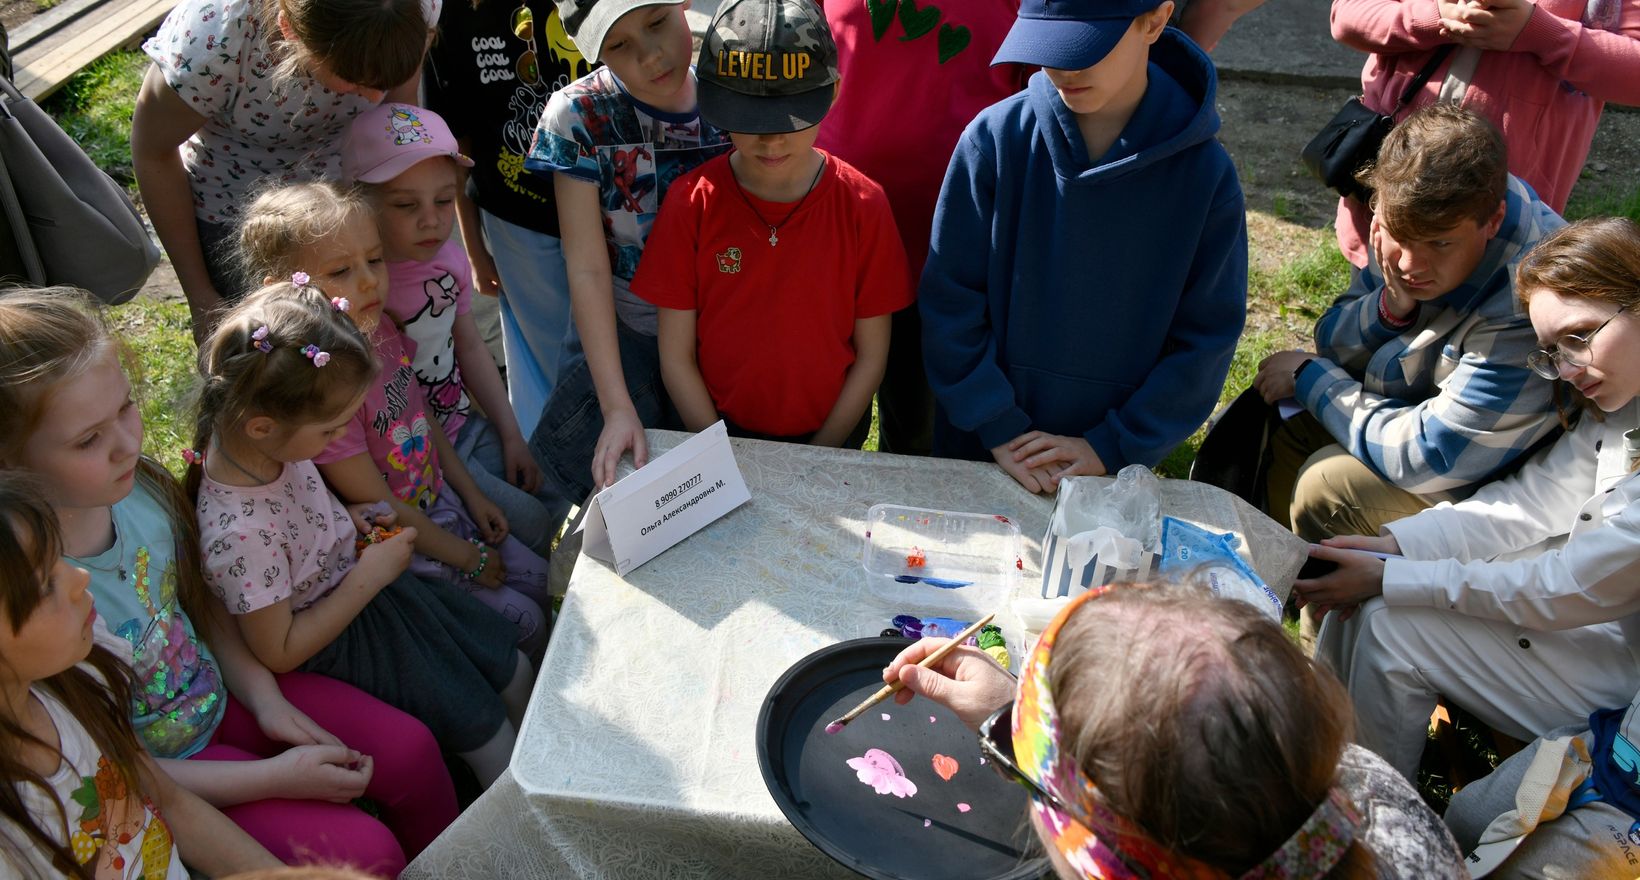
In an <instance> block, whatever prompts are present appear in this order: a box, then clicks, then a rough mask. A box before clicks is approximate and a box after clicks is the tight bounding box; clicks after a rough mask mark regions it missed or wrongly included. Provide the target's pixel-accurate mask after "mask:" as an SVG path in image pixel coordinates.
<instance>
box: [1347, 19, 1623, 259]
mask: <svg viewBox="0 0 1640 880" xmlns="http://www.w3.org/2000/svg"><path fill="white" fill-rule="evenodd" d="M1332 35H1333V39H1335V40H1337V41H1338V42H1340V43H1342V44H1344V45H1346V46H1349V47H1350V48H1353V49H1360V50H1361V51H1363V52H1367V53H1370V57H1368V58H1367V65H1366V67H1365V68H1364V69H1363V70H1362V71H1361V92H1362V95H1363V96H1364V100H1365V102H1366V104H1367V106H1369V107H1371V108H1373V109H1375V110H1378V111H1379V112H1381V113H1387V112H1389V111H1390V109H1391V108H1393V107H1394V106H1395V101H1396V99H1397V98H1398V97H1400V94H1401V92H1402V91H1403V90H1404V89H1405V88H1406V87H1407V84H1408V83H1409V82H1410V81H1411V80H1412V78H1413V77H1414V76H1416V75H1417V73H1418V69H1419V68H1421V67H1422V66H1423V64H1424V62H1425V61H1427V60H1428V59H1429V55H1430V53H1431V52H1433V51H1435V49H1436V48H1438V47H1439V46H1441V45H1442V44H1443V43H1446V42H1448V40H1447V39H1446V38H1444V37H1442V36H1441V22H1440V15H1439V13H1438V11H1437V7H1436V0H1333V4H1332ZM1450 64H1451V62H1450V61H1448V62H1445V63H1443V64H1442V65H1441V67H1440V68H1439V69H1437V70H1436V71H1435V75H1434V76H1432V77H1430V79H1429V82H1428V83H1426V84H1425V85H1424V88H1423V90H1422V91H1421V92H1419V93H1418V95H1417V96H1415V97H1414V98H1413V99H1412V101H1411V102H1410V104H1409V106H1407V107H1406V108H1404V109H1403V110H1402V111H1401V113H1400V114H1399V116H1400V117H1404V116H1406V115H1407V114H1408V113H1411V112H1412V111H1413V110H1415V109H1417V108H1419V107H1423V106H1426V105H1428V104H1432V103H1434V102H1435V98H1436V96H1437V95H1438V94H1439V93H1440V90H1441V82H1442V80H1444V79H1445V78H1446V69H1447V67H1448V66H1450ZM1607 101H1615V102H1618V103H1620V104H1633V105H1640V0H1538V2H1537V7H1536V8H1535V9H1533V10H1532V14H1531V17H1530V18H1529V19H1527V22H1526V27H1525V29H1524V30H1522V31H1521V32H1520V36H1518V37H1516V38H1515V44H1514V45H1513V46H1511V47H1510V49H1509V51H1507V52H1486V53H1483V54H1482V55H1481V58H1480V62H1479V63H1478V64H1477V65H1476V66H1475V73H1474V76H1472V77H1471V79H1470V84H1469V91H1468V92H1466V93H1465V94H1464V98H1463V104H1464V106H1466V107H1468V108H1470V109H1472V110H1474V111H1475V112H1477V113H1480V114H1481V115H1483V116H1485V117H1487V118H1488V119H1490V120H1492V122H1493V123H1494V124H1496V125H1497V126H1498V127H1499V128H1500V129H1502V131H1503V140H1504V143H1505V144H1507V145H1508V147H1509V170H1510V172H1511V173H1513V174H1514V175H1515V176H1517V177H1519V178H1521V179H1522V180H1524V181H1526V182H1527V183H1528V184H1530V185H1531V187H1532V189H1534V190H1536V191H1537V194H1538V196H1539V197H1540V198H1542V199H1543V201H1544V202H1547V203H1548V204H1549V206H1550V207H1552V208H1554V209H1555V210H1556V211H1564V210H1565V208H1566V199H1567V197H1568V196H1570V195H1571V192H1572V185H1573V184H1574V183H1576V182H1577V177H1578V175H1579V174H1580V173H1581V172H1582V170H1583V160H1584V159H1586V158H1588V155H1589V142H1590V140H1591V139H1593V137H1594V130H1595V125H1596V124H1597V123H1599V121H1600V111H1601V109H1602V108H1603V107H1604V106H1605V102H1607ZM1371 221H1372V213H1371V212H1370V211H1369V210H1367V207H1366V205H1364V204H1362V203H1360V202H1358V201H1356V200H1354V199H1340V200H1339V203H1338V221H1337V225H1338V246H1339V249H1340V250H1342V251H1343V252H1344V256H1346V257H1348V258H1349V260H1350V262H1351V263H1353V264H1355V265H1356V266H1364V265H1366V262H1367V245H1366V243H1365V242H1366V239H1367V231H1368V227H1369V225H1370V224H1371Z"/></svg>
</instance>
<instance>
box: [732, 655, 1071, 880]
mask: <svg viewBox="0 0 1640 880" xmlns="http://www.w3.org/2000/svg"><path fill="white" fill-rule="evenodd" d="M907 644H909V643H908V642H907V641H906V640H905V639H898V638H870V639H855V640H853V641H848V642H841V643H838V644H835V645H831V646H830V647H826V648H822V649H820V650H818V651H816V652H814V653H813V654H810V655H809V656H807V657H805V658H803V659H802V660H799V661H798V662H797V663H796V664H795V665H793V666H792V668H790V669H788V670H786V674H785V675H782V676H781V677H780V680H779V681H777V682H775V684H774V687H773V688H772V689H770V691H769V696H768V697H767V698H766V699H765V700H764V702H763V711H762V712H761V713H760V714H759V715H758V719H757V761H758V764H759V766H761V767H762V769H763V781H764V783H765V784H767V785H768V787H769V793H770V794H771V795H773V796H774V800H775V803H777V804H779V805H780V809H781V811H782V812H784V813H785V814H786V818H787V819H789V820H791V823H792V825H793V826H795V827H796V828H797V830H798V831H800V832H802V834H803V836H804V837H806V838H808V839H809V842H810V843H813V844H814V845H815V846H816V847H817V848H819V849H820V851H821V852H823V853H825V854H826V855H828V856H831V857H832V858H833V859H836V860H837V861H838V862H840V863H841V864H843V865H845V866H846V867H848V868H850V869H851V870H853V871H855V872H856V873H859V874H861V875H863V876H866V877H873V878H879V880H924V878H927V880H935V878H939V880H968V878H972V880H1025V878H1038V877H1044V876H1047V875H1048V873H1049V866H1048V863H1047V861H1046V860H1045V859H1041V858H1032V857H1031V856H1030V853H1033V852H1035V851H1036V847H1035V846H1034V844H1033V843H1032V838H1033V836H1034V832H1032V830H1031V828H1030V826H1029V822H1028V819H1027V809H1026V806H1027V803H1026V800H1027V795H1026V792H1025V789H1024V788H1022V787H1021V786H1018V785H1015V784H1013V783H1011V782H1009V781H1007V780H1005V779H1003V778H1002V777H1001V776H999V775H997V773H996V770H995V768H993V767H990V766H988V765H985V764H981V763H980V751H979V739H978V738H977V737H976V736H975V735H974V733H973V731H971V730H969V729H968V728H967V727H965V726H963V724H962V722H961V721H959V720H957V717H956V716H955V715H953V714H951V712H949V711H948V710H946V709H945V708H944V707H943V706H940V705H939V704H937V703H935V702H933V701H932V700H926V699H920V698H919V699H915V700H913V701H911V703H910V704H909V705H905V706H899V705H896V704H895V703H894V701H893V700H892V699H889V700H884V701H883V702H882V703H880V704H878V705H877V706H875V707H873V708H872V709H870V710H868V711H867V712H866V713H865V714H863V715H861V716H860V717H859V718H858V719H856V720H855V721H854V722H853V723H851V724H850V725H849V726H847V727H845V728H843V730H842V731H840V732H838V733H836V734H827V733H826V732H825V727H826V724H827V722H829V721H831V720H832V719H834V718H837V717H838V716H840V715H842V714H843V713H845V712H847V711H848V710H849V709H852V708H854V706H855V705H856V704H857V703H859V702H860V701H861V700H863V699H865V698H866V697H868V696H870V695H871V694H872V692H874V691H875V690H877V688H879V687H881V686H882V684H883V678H882V671H883V667H885V666H887V665H888V663H889V661H890V660H892V659H894V656H895V655H896V654H898V653H899V652H900V650H901V649H903V648H905V646H906V645H907ZM884 714H887V715H889V716H890V718H889V720H888V721H884V720H883V719H882V716H883V715H884ZM930 718H932V719H933V721H932V722H931V721H930ZM867 749H881V750H882V751H885V752H887V753H889V754H890V755H892V756H894V758H895V759H896V760H897V761H898V762H899V764H900V766H901V767H902V768H903V769H904V771H905V776H906V778H907V779H910V780H911V781H912V782H913V783H915V784H916V786H917V793H916V794H915V795H913V796H911V797H906V798H899V797H896V796H894V795H893V794H877V792H876V790H875V789H873V788H872V786H870V785H867V784H865V783H863V782H861V781H860V780H859V779H858V778H857V777H856V775H855V771H854V770H853V769H851V768H850V767H849V766H848V763H847V762H848V760H849V759H850V758H857V757H861V756H863V755H864V754H865V752H866V750H867ZM936 753H938V754H942V755H946V756H948V757H950V758H954V759H956V761H957V764H958V769H957V772H956V774H955V775H954V776H952V777H951V779H950V781H946V780H944V779H942V778H941V777H940V776H939V775H938V774H937V773H936V772H935V771H934V767H933V756H934V755H935V754H936ZM959 802H960V803H966V804H968V805H969V806H970V809H969V811H968V812H966V813H964V812H961V811H959V810H958V808H957V804H958V803H959ZM925 822H926V823H927V824H926V825H925V824H924V823H925Z"/></svg>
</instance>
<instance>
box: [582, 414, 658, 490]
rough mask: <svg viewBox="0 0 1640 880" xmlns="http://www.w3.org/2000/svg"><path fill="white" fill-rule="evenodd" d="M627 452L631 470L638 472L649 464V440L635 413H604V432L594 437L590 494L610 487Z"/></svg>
mask: <svg viewBox="0 0 1640 880" xmlns="http://www.w3.org/2000/svg"><path fill="white" fill-rule="evenodd" d="M628 449H630V450H632V466H633V467H635V468H641V467H643V466H644V465H646V464H648V463H649V439H648V438H647V437H645V436H644V433H643V422H642V421H641V420H639V419H638V411H637V410H636V409H633V408H631V407H627V408H626V409H622V410H618V411H616V412H612V413H606V414H605V415H604V430H603V431H602V432H600V433H599V434H598V445H597V446H595V447H594V448H593V451H592V491H593V492H597V491H599V490H601V489H604V488H606V487H608V486H610V485H612V484H614V482H615V469H616V468H617V467H618V466H620V463H621V456H622V455H625V454H626V451H627V450H628Z"/></svg>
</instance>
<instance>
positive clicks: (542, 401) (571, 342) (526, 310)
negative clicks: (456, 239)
mask: <svg viewBox="0 0 1640 880" xmlns="http://www.w3.org/2000/svg"><path fill="white" fill-rule="evenodd" d="M479 218H480V221H481V223H482V226H483V229H484V244H485V246H486V247H487V248H488V250H489V252H490V256H491V257H492V258H493V259H494V260H495V270H496V274H498V275H500V276H501V344H502V346H503V347H504V348H505V349H506V352H507V398H508V399H509V400H511V401H512V406H513V412H514V413H516V414H517V415H518V424H520V425H523V426H525V427H526V428H528V427H529V426H531V425H534V424H535V423H536V422H537V421H538V420H539V419H540V418H541V410H542V409H543V408H545V406H546V404H547V399H548V398H550V397H551V396H552V390H553V386H555V385H556V384H558V379H559V376H560V375H561V374H562V373H563V372H564V371H565V370H567V369H569V368H570V367H571V366H572V365H573V364H574V363H575V362H576V361H577V360H578V359H580V358H581V339H580V337H579V336H577V335H576V333H575V322H574V321H573V320H571V318H570V309H569V279H568V278H566V277H565V276H564V245H563V242H561V241H559V240H558V239H557V238H555V237H553V236H551V235H547V234H546V233H543V232H535V231H534V230H531V229H526V228H524V227H522V226H518V225H515V224H512V223H508V222H507V221H505V220H502V219H501V218H500V217H497V216H495V215H494V214H491V213H490V212H488V211H484V210H482V209H481V210H480V211H479Z"/></svg>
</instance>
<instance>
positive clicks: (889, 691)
mask: <svg viewBox="0 0 1640 880" xmlns="http://www.w3.org/2000/svg"><path fill="white" fill-rule="evenodd" d="M995 617H996V614H995V613H994V612H993V613H991V614H987V615H985V616H984V617H983V618H981V619H979V620H977V621H975V622H974V623H973V624H972V625H970V626H969V627H968V628H967V629H965V630H963V631H962V632H960V633H958V634H957V636H956V638H954V639H952V640H951V641H949V642H947V643H945V644H943V645H941V646H939V647H938V648H936V649H934V651H932V652H931V653H929V654H928V656H926V657H924V658H923V659H922V661H921V662H919V663H918V664H917V665H918V666H919V667H922V668H924V669H927V668H930V667H933V666H937V665H938V664H939V663H940V662H941V661H943V660H945V658H946V657H947V656H949V655H950V654H951V652H952V651H954V650H956V649H957V648H958V646H960V645H962V644H963V643H964V642H967V641H968V639H970V638H972V637H973V635H974V634H975V633H977V632H979V631H980V628H981V627H983V626H985V625H986V624H988V623H990V622H991V621H992V620H993V619H994V618H995ZM919 644H920V643H919ZM908 650H910V649H908ZM993 665H994V664H993ZM903 687H905V682H904V681H903V680H901V679H900V678H898V677H896V678H895V679H894V680H893V681H891V682H889V683H888V684H885V685H883V686H882V687H881V688H879V689H878V690H877V692H876V693H874V694H872V695H871V696H869V697H867V698H866V699H865V700H864V701H863V702H861V703H860V705H858V706H855V707H854V708H853V709H850V710H849V711H848V712H847V713H846V714H844V715H843V717H841V718H838V719H837V720H835V721H833V722H831V723H830V724H827V725H826V732H827V733H836V732H838V731H839V730H842V729H843V728H844V727H845V726H847V725H848V723H849V722H850V721H853V720H854V719H856V718H858V717H860V715H861V713H863V712H865V711H867V710H869V709H870V708H871V707H872V706H875V705H877V704H878V703H880V702H882V701H883V700H885V699H887V698H889V697H891V696H893V695H894V694H895V693H897V692H899V691H900V689H901V688H903ZM964 720H965V722H966V719H964ZM970 726H972V725H970Z"/></svg>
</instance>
